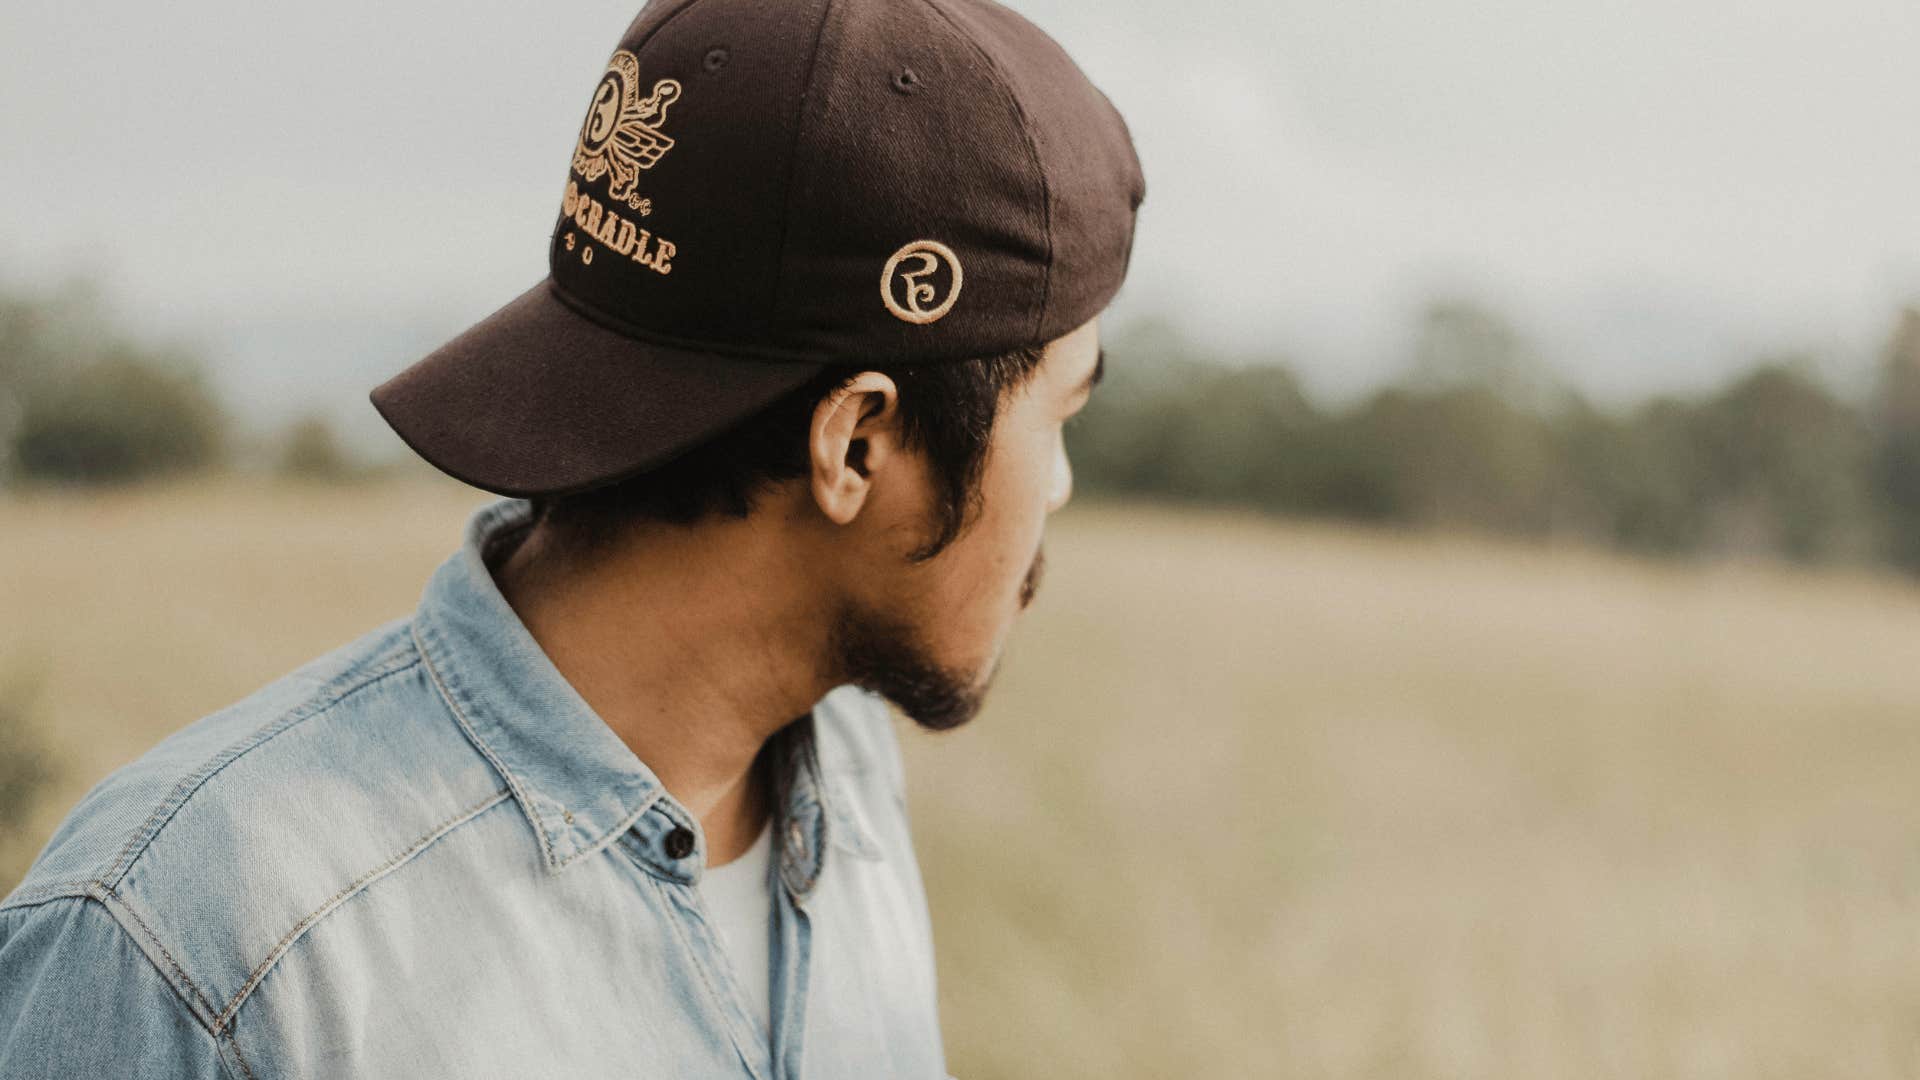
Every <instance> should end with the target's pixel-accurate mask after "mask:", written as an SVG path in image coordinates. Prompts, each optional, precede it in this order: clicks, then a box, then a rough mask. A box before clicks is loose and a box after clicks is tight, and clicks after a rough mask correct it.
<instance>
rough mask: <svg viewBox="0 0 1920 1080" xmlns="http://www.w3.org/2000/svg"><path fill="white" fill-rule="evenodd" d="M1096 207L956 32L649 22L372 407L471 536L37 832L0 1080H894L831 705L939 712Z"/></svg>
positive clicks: (875, 921)
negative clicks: (556, 188) (374, 609)
mask: <svg viewBox="0 0 1920 1080" xmlns="http://www.w3.org/2000/svg"><path fill="white" fill-rule="evenodd" d="M1143 193H1144V185H1143V182H1142V179H1141V175H1140V170H1139V164H1138V162H1137V160H1136V158H1135V156H1134V152H1133V149H1132V145H1131V142H1130V140H1129V138H1128V135H1127V132H1126V128H1125V126H1124V124H1123V123H1122V122H1121V120H1120V117H1119V115H1118V114H1117V113H1116V112H1115V111H1114V110H1113V108H1112V106H1111V105H1110V104H1109V103H1108V102H1107V100H1106V99H1105V98H1104V97H1103V96H1102V95H1101V94H1100V93H1099V92H1098V91H1097V90H1095V89H1094V88H1093V87H1092V86H1091V85H1090V84H1089V83H1088V82H1087V81H1086V79H1085V78H1084V77H1083V76H1082V75H1081V73H1080V72H1079V71H1078V69H1077V68H1075V66H1074V65H1073V63H1072V61H1071V60H1069V59H1068V58H1067V57H1066V56H1065V54H1064V53H1062V52H1061V51H1060V50H1059V48H1058V47H1057V46H1056V45H1054V43H1053V42H1052V41H1050V40H1049V39H1048V38H1046V37H1045V36H1044V35H1043V34H1042V33H1041V32H1040V31H1039V30H1037V29H1035V28H1034V27H1033V26H1032V25H1030V24H1029V23H1027V22H1025V21H1024V20H1022V19H1021V18H1019V17H1018V16H1016V15H1014V14H1012V13H1010V12H1008V11H1007V10H1005V9H1004V8H1001V7H998V6H996V5H993V4H992V3H990V2H989V0H794V2H790V3H782V4H778V5H769V4H762V3H757V2H755V0H691V2H673V3H656V4H652V5H649V6H648V7H647V8H646V9H645V10H643V11H642V12H641V13H640V15H639V17H638V18H637V19H636V21H635V22H634V23H633V25H632V26H631V27H630V28H629V29H628V31H627V33H626V35H625V37H624V38H623V39H622V41H621V43H620V46H619V48H618V49H617V50H616V51H615V52H614V54H613V57H612V59H611V61H610V62H609V63H608V65H607V68H606V70H605V72H604V73H603V74H602V75H601V76H600V79H599V82H598V83H597V85H596V86H595V89H594V92H593V95H592V98H591V100H590V105H589V108H588V113H587V116H586V119H585V121H584V123H583V124H582V126H581V130H580V133H579V136H578V138H577V139H576V142H575V145H574V149H573V155H572V160H571V162H570V168H569V174H568V177H567V183H566V187H565V190H564V193H563V197H562V203H561V217H560V220H559V222H558V224H557V226H556V228H555V230H554V233H553V236H552V241H551V245H550V249H549V266H550V275H549V277H548V278H547V279H546V280H543V281H542V282H541V283H540V284H538V285H536V286H535V287H534V288H533V289H532V290H530V291H529V292H527V293H526V294H524V295H523V296H521V297H520V298H518V299H516V300H514V301H512V302H511V303H509V304H507V305H506V306H505V307H504V308H502V309H501V310H500V311H498V312H496V313H495V314H494V315H492V316H490V317H488V318H487V319H485V320H483V321H482V322H480V323H479V324H477V325H476V326H474V327H473V328H471V329H469V330H468V331H467V332H466V333H464V334H462V335H461V336H460V337H458V338H456V339H455V340H453V341H452V342H450V343H448V344H447V345H445V346H444V347H442V348H441V349H439V350H437V351H436V352H434V353H433V354H432V355H430V356H428V357H426V358H425V359H424V360H422V361H420V362H419V363H418V364H416V365H415V366H413V367H412V368H410V369H408V370H407V371H405V372H403V373H401V374H400V375H398V376H397V377H395V378H394V379H392V380H391V381H389V382H387V383H386V384H384V385H382V386H380V387H379V388H377V389H376V390H375V391H374V393H373V401H374V404H375V405H376V406H377V407H378V408H379V410H380V411H381V413H382V415H384V416H385V417H386V418H387V420H388V421H389V422H390V423H391V424H392V425H393V426H394V428H395V429H396V430H397V431H398V432H399V433H400V434H401V436H402V437H403V438H405V439H406V441H407V442H408V443H409V444H410V445H411V446H412V447H413V448H414V449H416V450H417V451H418V452H419V453H420V454H421V455H422V456H424V457H425V458H427V459H428V460H429V461H431V462H433V463H434V464H435V465H437V466H439V467H440V468H441V469H443V470H445V471H446V472H448V473H450V474H452V475H453V476H456V477H459V478H460V479H463V480H466V481H468V482H470V483H472V484H474V485H476V486H479V487H481V488H485V489H487V490H490V491H493V492H496V493H499V494H502V495H507V496H513V498H509V499H505V500H502V501H500V502H496V503H494V504H492V505H490V506H488V507H486V508H484V509H483V510H481V511H479V512H478V513H477V514H476V515H475V516H474V517H473V519H472V521H471V522H470V523H469V525H468V528H467V535H466V543H465V546H464V547H463V549H462V550H461V551H460V552H458V553H457V554H456V555H454V556H453V557H452V558H451V559H449V560H448V561H447V562H446V563H445V564H444V565H443V566H442V567H441V568H440V569H439V571H438V572H437V573H436V574H435V575H434V577H433V579H432V581H431V582H430V583H429V584H428V586H427V589H426V593H425V596H424V598H423V599H422V601H421V603H420V607H419V609H418V611H417V612H416V613H415V614H414V615H413V616H412V617H411V618H409V619H406V620H403V621H400V622H397V623H394V624H392V625H390V626H387V627H384V628H381V629H379V630H376V631H374V632H372V633H370V634H369V635H368V636H366V637H364V638H362V639H361V640H359V641H357V642H354V643H352V644H350V645H347V646H345V647H344V648H342V649H340V650H338V651H336V652H335V653H333V654H330V655H329V656H326V657H323V658H321V659H319V660H316V661H314V662H313V663H311V664H309V665H308V666H306V667H304V668H302V669H300V670H299V671H296V672H294V673H292V674H290V675H288V676H286V677H285V678H283V679H281V680H279V681H278V682H276V683H274V684H272V685H270V686H268V687H267V688H265V689H263V690H261V691H259V692H258V693H257V694H255V695H254V696H252V697H250V698H248V699H247V700H245V701H242V702H240V703H238V704H236V705H234V706H232V707H230V708H228V709H226V710H224V711H222V712H220V713H217V714H215V715H213V716H210V717H207V718H205V719H203V720H201V721H199V722H198V723H195V724H193V725H191V726H189V727H188V728H186V729H184V730H182V731H181V732H179V733H177V734H175V735H174V736H172V737H170V738H168V739H167V740H165V741H164V742H163V743H161V744H160V745H159V746H158V747H156V748H155V749H154V750H152V751H151V752H149V753H148V754H147V755H145V756H144V757H142V758H141V759H140V760H138V761H136V762H134V763H133V764H132V765H130V766H128V767H126V768H124V769H122V770H120V771H119V772H117V773H116V774H114V775H113V776H112V777H110V778H109V779H108V780H106V781H105V782H103V783H102V784H101V785H100V786H99V787H97V788H96V789H95V790H94V791H93V792H92V793H91V794H89V795H88V796H87V798H86V800H85V801H84V802H83V803H82V804H81V805H80V807H79V808H77V809H76V810H75V811H74V813H73V814H72V815H71V816H70V817H69V818H68V820H67V821H66V823H65V824H63V826H62V827H61V828H60V830H59V831H58V832H57V834H56V835H55V836H54V838H53V840H52V841H51V842H50V843H49V845H48V846H47V848H46V850H45V851H44V852H43V853H42V854H41V856H40V857H39V859H38V860H37V861H36V863H35V865H34V868H33V870H32V871H31V873H30V874H29V875H28V877H27V879H26V880H25V881H24V882H23V883H22V884H21V885H20V887H19V888H18V889H17V890H16V891H15V892H14V893H13V894H12V895H11V896H10V897H8V899H7V900H6V902H5V903H4V904H3V905H0V1074H4V1075H6V1076H8V1077H17V1076H55V1075H58V1076H116V1077H126V1076H214V1075H222V1076H227V1077H238V1078H247V1080H265V1078H267V1077H296V1076H304V1077H332V1076H406V1077H427V1076H444V1077H477V1076H500V1077H526V1076H613V1075H620V1076H648V1077H653V1076H675V1077H693V1076H751V1077H759V1078H763V1080H775V1078H785V1077H798V1076H801V1075H806V1076H814V1077H935V1078H937V1077H941V1076H943V1075H945V1060H944V1055H943V1049H942V1045H941V1038H940V1032H939V1024H938V1017H937V1009H936V998H935V983H934V968H933V952H932V941H931V932H930V928H929V926H928V918H927V911H926V906H925V898H924V896H923V893H922V887H921V880H920V876H919V871H918V869H917V866H916V864H915V860H914V855H913V849H912V845H911V843H910V840H909V834H908V827H907V820H906V815H905V787H904V779H903V777H902V774H901V766H900V758H899V753H898V749H897V746H896V744H895V742H894V734H893V730H892V728H891V725H890V722H889V714H888V712H887V710H886V707H885V704H884V700H883V699H890V700H891V701H892V702H893V703H895V704H896V705H898V706H899V707H900V709H901V710H902V711H903V712H905V713H906V714H908V715H909V716H911V717H912V718H913V719H915V720H916V721H918V722H919V723H920V724H921V725H924V726H926V727H929V728H950V727H953V726H954V725H957V724H961V723H964V722H965V721H966V720H967V719H968V718H969V717H971V716H972V715H973V714H974V712H975V710H976V709H977V708H978V707H979V703H980V700H981V697H982V695H983V694H984V692H985V690H986V688H987V686H988V684H989V683H990V682H991V680H992V675H993V672H994V670H995V665H996V663H997V661H998V659H999V656H1000V652H1001V648H1002V643H1003V641H1004V638H1005V635H1006V633H1007V630H1008V627H1009V625H1010V623H1011V622H1012V621H1013V619H1014V617H1015V616H1016V615H1017V613H1018V612H1019V610H1020V609H1021V608H1023V607H1025V606H1026V604H1027V602H1028V601H1029V600H1030V599H1031V597H1032V595H1033V591H1034V588H1035V587H1036V585H1037V583H1038V581H1039V577H1040V572H1041V554H1040V553H1041V535H1042V529H1043V526H1044V523H1045V520H1046V517H1047V515H1048V514H1049V513H1050V512H1051V511H1053V510H1055V509H1057V508H1059V506H1060V505H1061V504H1062V503H1064V502H1065V501H1066V499H1067V497H1068V494H1069V491H1070V487H1071V475H1070V471H1069V468H1068V463H1067V458H1066V453H1065V450H1064V449H1063V447H1062V443H1061V426H1062V425H1063V424H1064V423H1065V421H1066V420H1067V419H1068V418H1069V417H1070V416H1071V415H1072V414H1073V413H1074V412H1075V411H1076V410H1078V409H1079V408H1080V407H1081V406H1082V405H1083V404H1084V403H1085V401H1086V399H1087V396H1088V394H1089V393H1091V391H1092V388H1093V384H1094V383H1095V382H1096V381H1098V379H1099V377H1100V367H1101V364H1100V354H1099V342H1098V326H1097V315H1098V313H1099V311H1100V310H1101V309H1102V308H1103V307H1104V306H1105V305H1106V303H1107V302H1108V300H1109V299H1110V298H1111V297H1112V295H1113V293H1114V291H1115V290H1116V289H1117V288H1118V287H1119V285H1120V282H1121V279H1122V277H1123V276H1124V274H1125V270H1126V264H1127V259H1128V255H1129V252H1130V250H1131V245H1132V237H1133V221H1134V213H1135V210H1136V208H1137V207H1138V205H1139V203H1140V200H1141V198H1142V195H1143Z"/></svg>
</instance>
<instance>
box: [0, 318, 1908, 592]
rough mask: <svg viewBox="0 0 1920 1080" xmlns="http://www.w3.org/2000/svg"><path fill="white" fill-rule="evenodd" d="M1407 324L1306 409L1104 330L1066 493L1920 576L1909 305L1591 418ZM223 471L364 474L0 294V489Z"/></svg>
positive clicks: (1570, 402)
mask: <svg viewBox="0 0 1920 1080" xmlns="http://www.w3.org/2000/svg"><path fill="white" fill-rule="evenodd" d="M1416 330H1417V332H1416V334H1415V339H1414V344H1413V347H1412V349H1411V355H1410V356H1409V357H1408V361H1407V363H1406V365H1405V368H1404V370H1403V371H1402V373H1401V374H1400V375H1399V376H1398V377H1397V378H1395V379H1393V380H1391V381H1390V382H1388V383H1387V384H1385V385H1383V386H1381V387H1379V388H1377V389H1376V390H1374V391H1373V392H1372V393H1371V394H1369V395H1367V396H1365V397H1364V398H1362V399H1360V400H1359V401H1357V402H1355V403H1354V404H1352V405H1350V406H1346V407H1343V408H1338V409H1328V408H1322V407H1320V406H1319V405H1317V404H1316V403H1315V402H1313V401H1312V400H1310V398H1309V397H1308V395H1307V394H1306V393H1305V392H1304V391H1303V389H1302V386H1301V384H1300V382H1299V380H1298V379H1297V378H1296V377H1295V376H1294V374H1293V373H1292V372H1291V371H1290V370H1289V369H1288V367H1287V366H1286V365H1285V364H1284V363H1281V362H1278V361H1276V360H1273V359H1271V358H1253V359H1248V358H1236V357H1221V356H1215V355H1208V354H1206V353H1205V352H1204V351H1203V350H1201V349H1200V348H1198V347H1197V346H1196V345H1195V344H1194V343H1192V342H1191V341H1190V340H1188V339H1186V338H1184V337H1182V336H1181V335H1180V334H1179V333H1178V332H1176V331H1175V330H1174V329H1173V328H1172V327H1170V326H1169V325H1168V324H1166V323H1164V322H1143V323H1138V324H1135V325H1133V326H1131V327H1128V328H1124V329H1122V330H1121V331H1119V332H1118V333H1112V334H1110V335H1109V337H1108V340H1107V343H1106V345H1107V352H1108V354H1109V358H1110V360H1111V363H1110V364H1109V367H1110V369H1111V374H1110V375H1109V377H1108V379H1107V381H1106V383H1105V385H1103V386H1102V388H1101V390H1100V392H1099V393H1097V394H1095V395H1094V396H1093V399H1092V401H1091V403H1090V404H1089V405H1088V407H1087V408H1086V410H1085V411H1084V412H1083V413H1082V414H1081V416H1080V418H1078V419H1077V420H1075V421H1074V424H1073V426H1072V428H1071V430H1070V432H1069V436H1068V438H1069V442H1070V447H1071V449H1072V452H1073V460H1074V469H1075V476H1076V482H1077V484H1078V485H1079V487H1080V489H1081V490H1083V491H1087V492H1093V493H1102V494H1107V495H1121V496H1135V497H1138V496H1148V497H1154V498H1159V499H1165V500H1179V501H1185V502H1192V503H1207V504H1218V505H1234V506H1250V507H1255V508H1258V509H1261V510H1265V511H1269V512H1273V513H1278V514H1295V515H1312V516H1320V517H1333V518H1342V519H1348V520H1355V521H1365V522H1377V523H1383V524H1392V525H1400V526H1409V527H1441V528H1453V529H1467V530H1477V531H1486V532H1493V533H1505V534H1518V535H1525V536H1537V537H1554V538H1561V537H1571V538H1577V539H1581V540H1585V541H1590V542H1595V543H1600V544H1604V545H1609V546H1614V547H1618V548H1622V549H1626V550H1629V551H1635V552H1644V553H1653V554H1661V555H1687V554H1694V553H1725V552H1741V553H1763V554H1774V555H1778V556H1781V557H1784V558H1787V559H1791V560H1796V561H1803V562H1819V561H1882V560H1884V561H1888V562H1891V563H1893V564H1895V565H1898V566H1901V567H1904V568H1906V569H1908V570H1909V571H1913V572H1916V573H1920V307H1915V308H1908V309H1906V310H1904V311H1902V312H1901V313H1900V315H1899V317H1898V319H1897V320H1896V324H1895V326H1894V327H1893V330H1892V333H1891V334H1890V335H1889V338H1888V341H1887V343H1886V346H1885V349H1884V354H1883V356H1882V357H1881V363H1880V370H1879V378H1878V381H1877V383H1876V385H1875V387H1874V388H1873V391H1872V393H1871V395H1870V396H1869V400H1866V401H1862V402H1851V401H1847V400H1844V399H1842V398H1841V397H1839V396H1838V395H1836V394H1835V393H1834V392H1832V390H1830V389H1829V388H1828V387H1827V386H1826V385H1825V384H1824V382H1823V381H1822V379H1821V378H1820V376H1819V375H1818V373H1817V371H1816V369H1815V367H1814V363H1813V358H1811V357H1808V356H1803V355H1782V356H1772V357H1763V358H1761V359H1760V361H1759V362H1758V363H1757V364H1756V365H1755V366H1754V367H1752V368H1751V369H1749V370H1748V371H1746V372H1744V373H1742V374H1741V375H1739V376H1737V377H1735V378H1733V379H1731V380H1730V381H1728V382H1727V383H1726V384H1725V385H1723V386H1721V387H1719V388H1718V389H1717V390H1716V391H1715V392H1712V393H1710V394H1705V395H1700V396H1695V397H1678V396H1671V395H1662V396H1657V397H1653V398H1650V399H1647V400H1645V401H1642V402H1640V403H1639V404H1637V405H1635V406H1633V407H1631V408H1627V409H1623V410H1608V409H1602V408H1599V407H1597V406H1595V405H1594V404H1592V403H1591V402H1589V401H1588V400H1586V399H1585V398H1584V397H1582V396H1581V394H1580V393H1578V392H1577V391H1576V390H1574V389H1572V388H1571V387H1569V386H1567V385H1565V384H1563V383H1562V382H1560V381H1559V380H1558V379H1557V378H1555V377H1554V376H1553V375H1552V374H1551V373H1550V368H1549V367H1548V365H1546V364H1545V363H1544V362H1543V361H1542V359H1541V358H1540V357H1539V356H1537V355H1535V354H1534V353H1533V351H1532V350H1531V348H1530V347H1529V346H1528V344H1527V343H1526V342H1525V341H1524V340H1523V339H1522V338H1521V336H1520V335H1519V334H1517V333H1516V332H1515V330H1514V329H1513V328H1512V327H1511V326H1510V325H1509V324H1508V323H1507V322H1506V321H1505V320H1504V319H1503V318H1502V317H1501V316H1500V315H1499V313H1497V312H1495V311H1492V310H1489V309H1488V308H1486V307H1485V306H1484V305H1481V304H1477V303H1475V302H1472V301H1469V300H1441V301H1436V302H1434V303H1432V304H1430V305H1429V306H1428V307H1427V308H1426V310H1425V311H1424V312H1422V313H1421V315H1420V321H1419V323H1418V326H1417V328H1416ZM236 447H238V449H236ZM237 458H239V459H247V460H242V461H238V462H236V459H237ZM236 463H239V464H247V465H251V466H254V467H270V468H274V469H277V470H278V471H279V472H281V473H282V474H286V475H292V476H298V477H307V478H314V477H318V478H326V479H338V478H343V477H348V476H352V475H355V474H356V472H357V471H358V470H357V469H356V468H355V466H353V465H352V464H351V463H350V459H349V455H347V454H346V453H345V452H344V451H343V449H342V448H341V446H340V445H339V443H338V441H337V439H336V438H335V436H334V433H333V430H332V428H331V427H330V426H329V425H328V424H327V423H326V422H325V421H324V420H323V419H320V418H318V417H308V418H305V419H302V420H299V421H296V422H295V423H293V424H292V425H290V426H289V427H288V428H287V429H286V430H284V431H282V432H280V433H279V434H278V436H277V437H276V438H275V440H273V441H272V442H271V443H270V444H267V445H264V446H263V445H261V444H257V443H255V444H247V443H246V442H245V441H244V440H239V439H236V438H235V437H233V435H232V430H231V424H230V423H229V420H228V418H227V417H226V416H225V414H224V413H223V412H222V410H221V408H220V405H219V403H218V401H217V399H216V398H215V397H214V395H213V393H212V391H211V389H210V388H209V385H208V382H207V380H206V378H205V375H204V372H203V370H202V368H201V367H200V366H199V365H198V364H196V363H195V362H194V361H193V358H192V357H190V356H188V355H186V354H185V353H183V352H182V351H180V350H177V349H162V348H155V347H153V346H150V345H146V344H142V343H140V342H138V341H136V340H134V339H132V338H129V337H127V336H126V335H124V334H122V333H120V332H119V331H117V330H116V329H114V327H113V324H112V322H111V321H110V320H109V319H108V318H107V317H106V316H105V314H104V312H103V310H102V306H101V304H100V302H99V298H98V296H97V294H96V293H95V292H93V291H92V290H90V289H88V288H86V287H84V286H76V287H68V288H66V289H63V290H60V291H56V292H54V293H51V294H47V295H41V296H33V297H27V296H9V295H5V294H0V484H4V483H13V484H36V483H37V484H45V483H56V484H99V483H117V482H126V481H133V480H139V479H143V478H147V477H152V476H159V475H165V474H169V473H178V472H183V471H187V470H194V469H205V468H209V467H212V466H216V465H220V464H236Z"/></svg>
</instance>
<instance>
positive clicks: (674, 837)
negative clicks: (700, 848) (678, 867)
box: [661, 825, 693, 859]
mask: <svg viewBox="0 0 1920 1080" xmlns="http://www.w3.org/2000/svg"><path fill="white" fill-rule="evenodd" d="M661 846H662V847H665V848H666V849H667V858H669V859H684V858H686V857H687V856H689V855H691V854H693V830H691V829H689V828H687V827H686V826H685V825H675V826H674V827H673V829H672V830H671V831H669V832H668V833H667V838H666V840H665V841H663V842H662V845H661Z"/></svg>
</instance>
